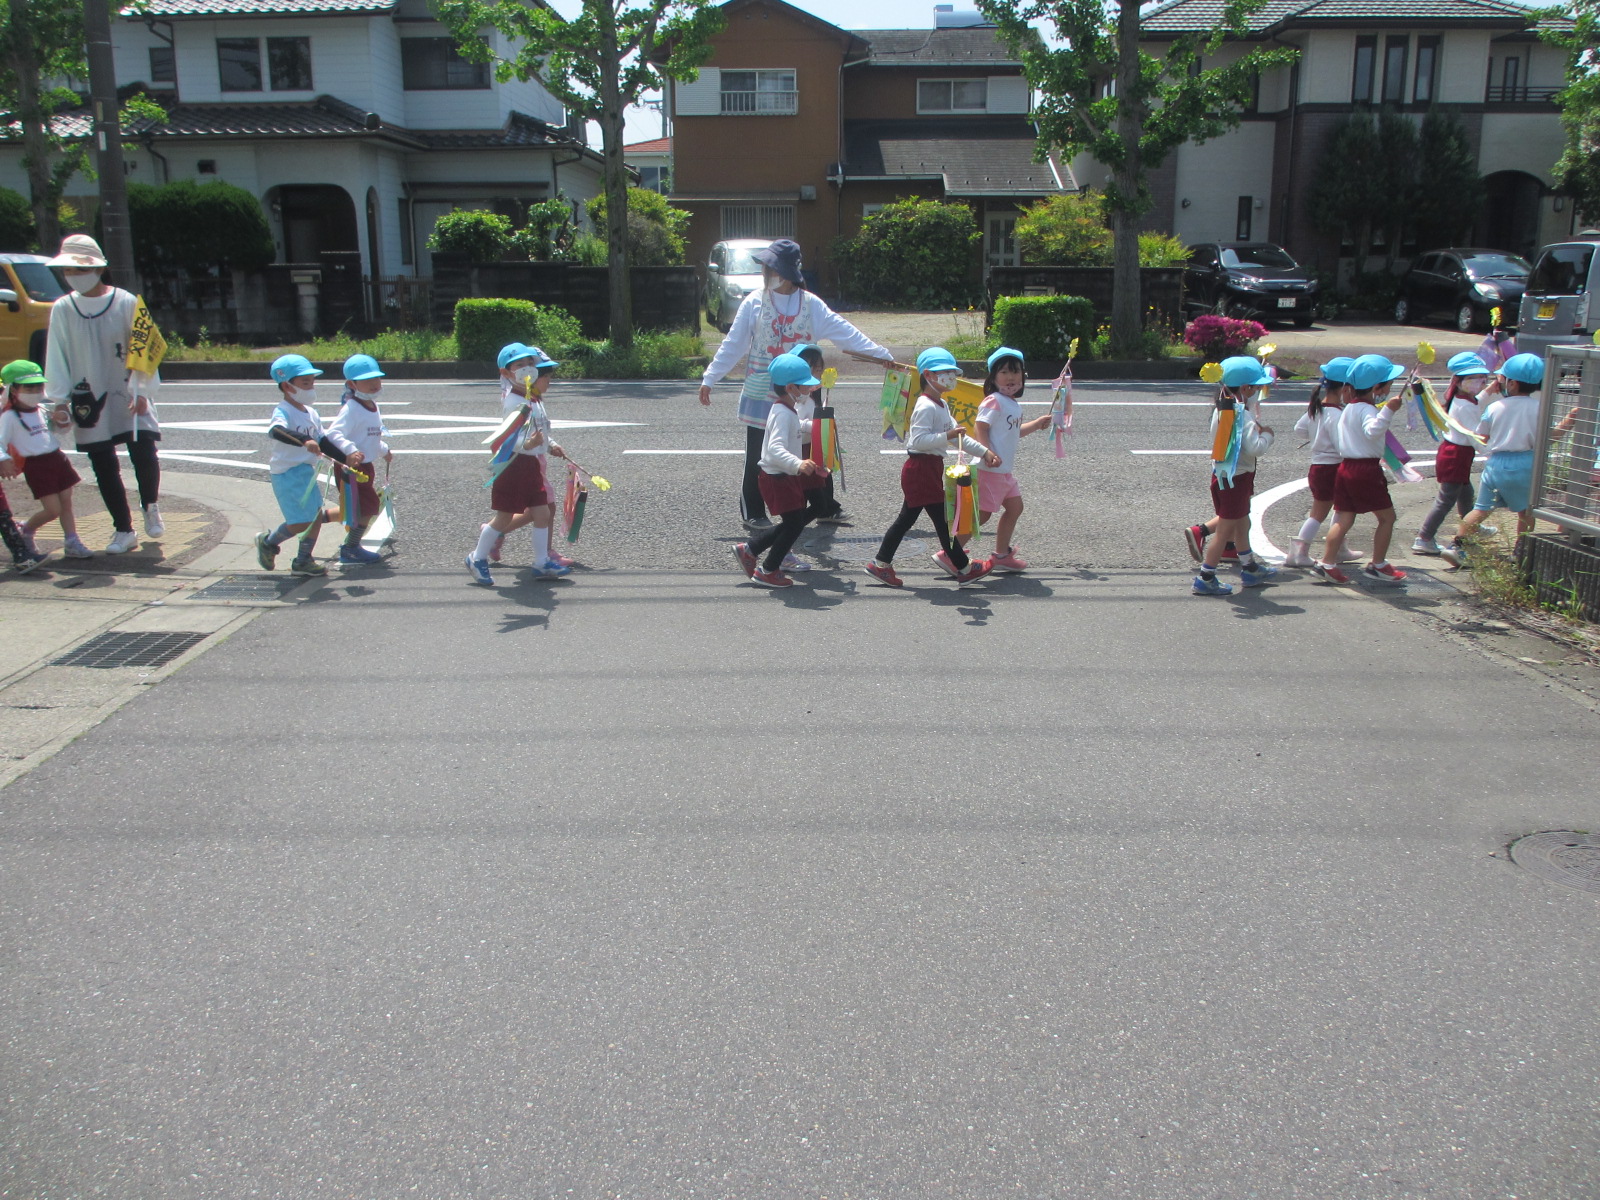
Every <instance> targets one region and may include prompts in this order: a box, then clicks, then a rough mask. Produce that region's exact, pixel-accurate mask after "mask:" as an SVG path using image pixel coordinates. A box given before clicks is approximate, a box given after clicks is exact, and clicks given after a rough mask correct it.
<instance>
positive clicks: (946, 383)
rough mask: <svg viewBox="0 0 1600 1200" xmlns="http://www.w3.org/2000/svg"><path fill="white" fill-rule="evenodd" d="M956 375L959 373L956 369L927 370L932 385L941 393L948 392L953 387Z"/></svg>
mask: <svg viewBox="0 0 1600 1200" xmlns="http://www.w3.org/2000/svg"><path fill="white" fill-rule="evenodd" d="M958 375H959V372H957V371H929V372H928V378H929V380H931V381H932V383H933V386H934V387H936V388H938V389H939V391H940V392H941V393H944V392H948V391H949V390H950V389H951V388H953V387H955V385H956V377H957V376H958Z"/></svg>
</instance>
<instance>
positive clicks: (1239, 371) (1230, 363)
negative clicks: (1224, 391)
mask: <svg viewBox="0 0 1600 1200" xmlns="http://www.w3.org/2000/svg"><path fill="white" fill-rule="evenodd" d="M1271 382H1272V372H1270V371H1268V370H1267V368H1266V367H1264V366H1262V365H1261V360H1260V359H1259V358H1251V357H1250V356H1249V355H1248V354H1237V355H1235V356H1234V357H1232V358H1225V359H1223V360H1222V386H1223V387H1259V386H1261V385H1262V384H1268V383H1271Z"/></svg>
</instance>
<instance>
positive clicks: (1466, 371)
mask: <svg viewBox="0 0 1600 1200" xmlns="http://www.w3.org/2000/svg"><path fill="white" fill-rule="evenodd" d="M1445 366H1446V367H1448V368H1449V370H1450V374H1452V375H1487V374H1488V373H1489V365H1488V364H1487V363H1485V362H1484V361H1483V359H1481V358H1480V357H1478V355H1476V354H1474V353H1473V352H1472V351H1471V350H1463V351H1462V352H1461V353H1460V354H1452V355H1451V356H1450V361H1449V362H1447V363H1445Z"/></svg>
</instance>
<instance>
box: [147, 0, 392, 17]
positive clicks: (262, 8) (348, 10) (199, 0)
mask: <svg viewBox="0 0 1600 1200" xmlns="http://www.w3.org/2000/svg"><path fill="white" fill-rule="evenodd" d="M395 2H396V0H149V3H148V4H147V5H144V6H141V7H140V8H138V9H133V8H125V9H123V10H122V15H123V16H125V17H135V18H142V17H145V16H151V17H158V18H162V19H166V20H170V19H171V18H173V17H246V16H250V17H266V16H331V15H338V14H344V15H357V14H361V13H390V12H393V11H394V9H395Z"/></svg>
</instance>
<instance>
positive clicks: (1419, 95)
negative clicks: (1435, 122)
mask: <svg viewBox="0 0 1600 1200" xmlns="http://www.w3.org/2000/svg"><path fill="white" fill-rule="evenodd" d="M1438 69H1439V39H1438V38H1436V37H1419V38H1418V39H1417V75H1416V81H1415V83H1414V84H1413V86H1412V92H1411V98H1412V99H1413V100H1415V101H1416V102H1417V103H1418V104H1428V103H1431V102H1432V100H1433V76H1434V72H1436V71H1437V70H1438Z"/></svg>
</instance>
